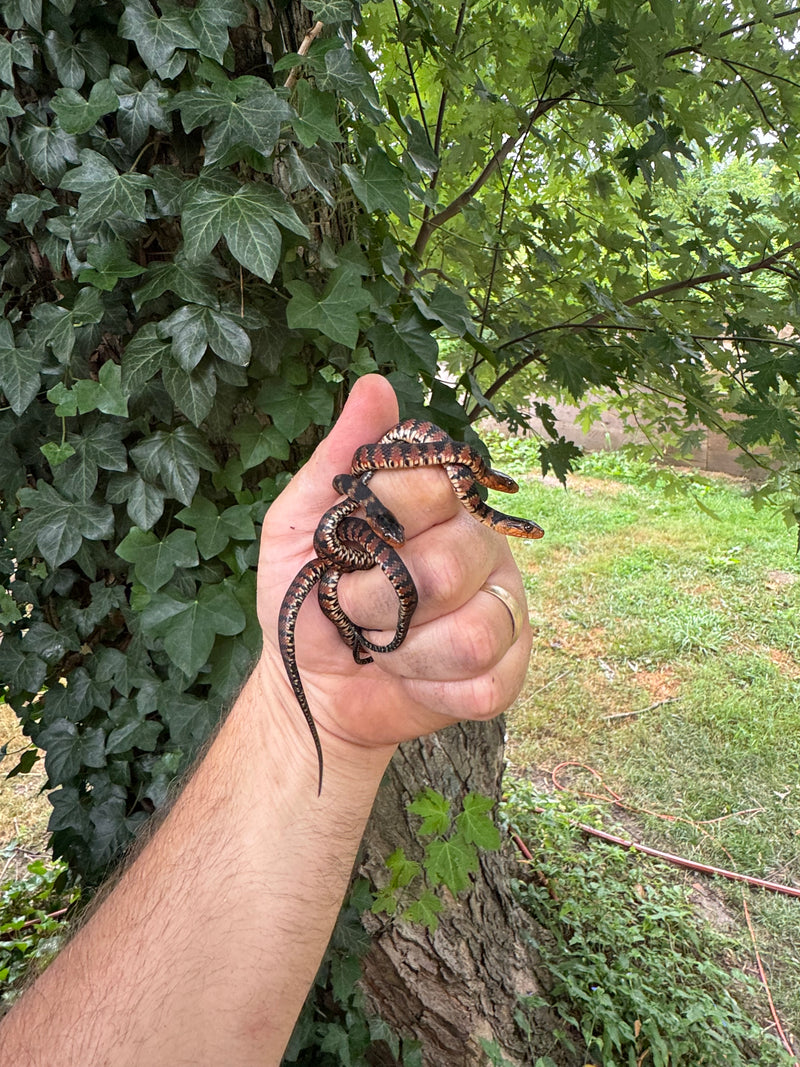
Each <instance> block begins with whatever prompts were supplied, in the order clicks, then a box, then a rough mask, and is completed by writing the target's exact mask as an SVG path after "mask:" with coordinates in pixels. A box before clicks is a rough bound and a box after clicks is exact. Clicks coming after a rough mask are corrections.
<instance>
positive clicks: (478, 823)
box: [456, 793, 500, 850]
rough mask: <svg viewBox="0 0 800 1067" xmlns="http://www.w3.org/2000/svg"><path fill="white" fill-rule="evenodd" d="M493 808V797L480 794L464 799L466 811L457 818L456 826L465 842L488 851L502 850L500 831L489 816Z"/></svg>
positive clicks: (470, 794)
mask: <svg viewBox="0 0 800 1067" xmlns="http://www.w3.org/2000/svg"><path fill="white" fill-rule="evenodd" d="M493 807H494V801H493V800H492V799H491V797H485V796H481V795H480V794H478V793H469V794H468V795H467V796H465V797H464V803H463V809H464V810H463V811H462V812H461V813H460V814H459V815H457V816H456V826H457V827H458V830H459V833H460V834H461V835H462V836H463V838H464V840H465V841H468V842H470V844H473V845H477V846H478V848H483V849H487V850H494V849H498V848H500V831H499V830H498V829H497V827H496V826H495V824H494V822H493V820H492V819H491V817H490V816H489V812H490V811H491V810H492V808H493Z"/></svg>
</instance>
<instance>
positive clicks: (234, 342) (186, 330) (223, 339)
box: [159, 304, 251, 371]
mask: <svg viewBox="0 0 800 1067" xmlns="http://www.w3.org/2000/svg"><path fill="white" fill-rule="evenodd" d="M159 332H160V333H161V334H162V335H164V334H168V335H171V336H172V352H173V355H174V356H175V359H176V361H177V362H178V364H179V365H180V366H181V367H182V368H183V369H184V370H186V371H191V370H193V368H194V367H196V366H197V364H198V363H199V362H200V360H201V359H202V358H203V355H204V353H205V351H206V348H207V347H210V348H212V349H213V351H214V352H216V353H217V355H218V356H219V357H220V359H224V360H225V361H226V362H228V363H234V364H236V365H237V366H239V367H246V366H247V364H248V363H249V362H250V355H251V349H250V338H249V337H248V336H247V333H246V332H245V331H244V330H243V329H242V327H241V326H239V325H237V324H236V323H235V322H234V321H233V319H230V318H228V316H227V315H223V314H222V313H221V312H219V311H215V310H214V309H213V308H208V307H201V306H199V305H196V304H195V305H190V306H188V307H182V308H178V310H177V311H174V312H173V313H172V314H171V315H170V316H169V318H167V319H164V320H163V321H162V322H161V323H160V325H159Z"/></svg>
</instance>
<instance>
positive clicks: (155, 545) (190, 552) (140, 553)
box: [117, 526, 198, 593]
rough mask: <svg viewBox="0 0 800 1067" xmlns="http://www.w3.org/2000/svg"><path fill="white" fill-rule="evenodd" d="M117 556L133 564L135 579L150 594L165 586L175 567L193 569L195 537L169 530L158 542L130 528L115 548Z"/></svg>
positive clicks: (138, 530) (136, 529)
mask: <svg viewBox="0 0 800 1067" xmlns="http://www.w3.org/2000/svg"><path fill="white" fill-rule="evenodd" d="M117 555H119V556H120V557H121V558H122V559H124V560H127V561H128V562H129V563H133V565H134V573H135V575H136V580H137V581H139V582H141V583H142V585H143V586H144V587H145V589H147V590H148V592H150V593H155V592H157V591H158V590H159V589H160V588H161V587H162V586H164V585H166V584H167V582H168V581H169V580H170V579H171V578H172V576H173V574H174V573H175V569H176V568H177V567H196V566H197V562H198V560H197V546H196V544H195V535H194V534H193V533H190V531H189V530H173V531H172V533H170V534H168V535H167V536H166V537H165V538H164V540H163V541H159V539H158V538H157V537H156V536H155V534H152V533H149V532H146V531H144V530H140V529H138V528H137V527H135V526H134V527H133V529H132V530H131V531H130V532H129V533H128V534H127V536H126V537H125V538H123V540H122V541H121V542H120V543H119V545H118V546H117Z"/></svg>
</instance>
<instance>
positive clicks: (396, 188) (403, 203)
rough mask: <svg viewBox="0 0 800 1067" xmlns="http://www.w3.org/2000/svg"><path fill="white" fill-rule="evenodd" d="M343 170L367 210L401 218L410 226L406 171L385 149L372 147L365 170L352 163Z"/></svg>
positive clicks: (345, 165) (343, 166)
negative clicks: (404, 173)
mask: <svg viewBox="0 0 800 1067" xmlns="http://www.w3.org/2000/svg"><path fill="white" fill-rule="evenodd" d="M342 170H343V171H344V173H345V174H346V175H347V178H348V181H349V182H350V184H351V186H352V187H353V192H354V193H355V194H356V196H357V197H358V199H359V200H360V201H361V203H362V204H363V205H364V207H365V208H366V209H367V211H370V212H371V211H385V212H386V213H387V214H394V215H397V217H398V218H399V219H401V220H402V221H403V222H405V223H406V225H408V193H407V192H406V185H405V179H404V177H403V172H402V171H401V170H400V169H399V168H398V167H396V166H395V165H394V164H393V163H392V162H391V160H390V159H389V157H388V156H387V155H386V153H385V152H384V151H382V149H380V148H370V150H369V152H368V153H367V162H366V165H365V166H364V169H363V171H362V170H360V169H359V168H358V167H355V166H354V165H353V164H352V163H344V164H343V165H342Z"/></svg>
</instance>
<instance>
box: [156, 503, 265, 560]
mask: <svg viewBox="0 0 800 1067" xmlns="http://www.w3.org/2000/svg"><path fill="white" fill-rule="evenodd" d="M175 517H176V518H177V519H179V520H180V522H182V523H184V524H185V525H186V526H191V527H192V529H194V530H196V531H197V547H198V549H199V550H200V554H201V556H202V557H203V558H204V559H212V558H213V557H214V556H218V555H219V554H220V553H221V552H222V551H223V549H225V548H226V547H227V545H228V542H229V541H230V540H231V539H234V540H237V541H252V540H253V539H254V537H255V527H254V525H253V518H252V514H251V509H250V506H249V505H248V504H233V505H232V506H231V507H229V508H226V509H225V510H224V511H223V512H222V514H220V513H219V512H218V511H217V509H216V507H215V505H214V504H213V503H212V502H211V501H210V500H208V499H207V498H206V497H203V496H196V497H195V498H194V500H193V501H192V506H191V507H190V508H184V509H183V510H182V511H179V512H178V514H177V515H176V516H175Z"/></svg>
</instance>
